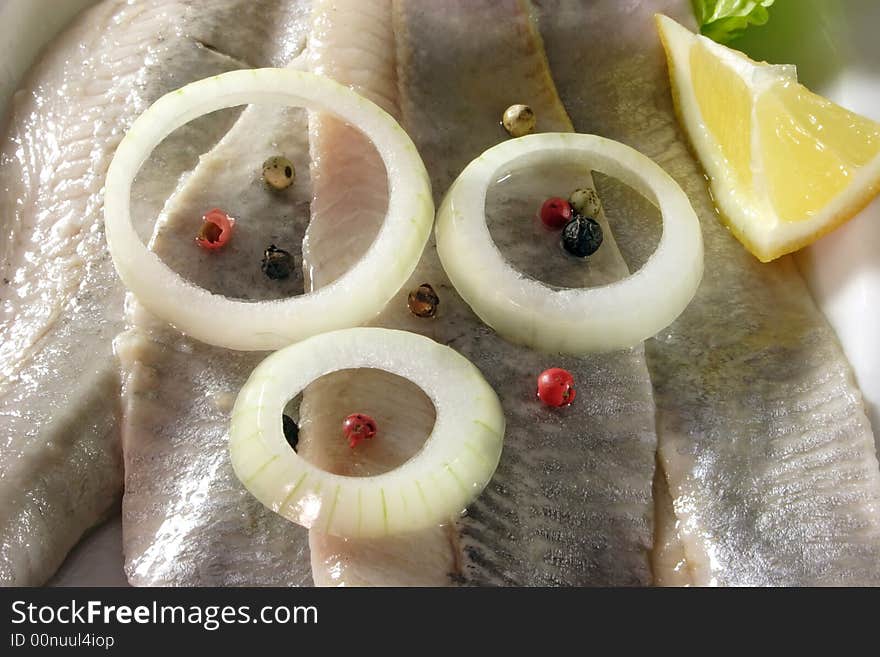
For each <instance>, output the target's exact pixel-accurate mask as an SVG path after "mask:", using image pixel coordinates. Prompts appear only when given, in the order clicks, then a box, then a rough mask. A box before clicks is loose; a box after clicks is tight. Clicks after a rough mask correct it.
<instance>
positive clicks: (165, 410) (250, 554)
mask: <svg viewBox="0 0 880 657" xmlns="http://www.w3.org/2000/svg"><path fill="white" fill-rule="evenodd" d="M308 5H309V3H308V2H298V3H281V2H278V3H271V4H269V3H264V4H263V5H262V6H261V11H260V12H258V13H256V14H254V15H253V20H255V21H257V22H258V23H259V24H260V25H266V24H275V23H280V24H286V25H289V26H290V30H291V31H290V32H288V33H276V34H275V35H274V37H273V39H275V42H274V43H275V48H276V50H277V52H282V53H287V54H293V55H294V58H293V60H292V61H290V62H289V65H290V66H292V67H297V68H301V67H303V66H304V65H305V45H306V36H307V29H308V22H307V16H308V12H309V6H308ZM271 54H272V53H271V52H269V51H267V52H266V53H265V54H264V56H268V55H271ZM272 57H274V55H272ZM251 61H253V60H251ZM308 151H309V144H308V122H307V114H306V111H305V110H304V109H302V108H287V107H277V106H274V105H252V106H248V107H247V108H245V109H244V110H243V111H242V112H241V114H240V116H239V117H238V119H237V120H236V122H235V124H234V125H233V126H232V127H231V128H230V129H229V131H228V132H227V133H226V134H225V135H224V136H223V137H222V139H220V141H219V142H218V143H217V144H216V145H215V146H214V147H213V148H212V149H211V150H210V151H209V152H206V153H205V154H204V155H202V156H201V157H200V159H199V162H198V164H197V165H196V166H195V168H194V169H193V170H192V171H191V172H189V173H188V174H187V175H185V176H184V177H183V178H181V180H180V183H179V184H178V185H177V187H176V189H174V190H173V193H171V194H170V195H168V200H167V202H166V203H165V205H164V207H163V209H162V212H161V214H160V216H159V219H158V220H157V223H156V227H155V229H154V233H153V237H152V238H151V240H150V248H151V249H152V250H153V251H154V252H156V253H157V254H158V255H159V256H160V258H161V259H162V260H163V261H164V262H166V264H168V265H169V266H170V267H172V268H173V269H175V271H177V272H178V273H180V274H181V275H182V276H183V277H184V278H186V279H188V280H190V281H192V282H194V283H196V284H198V285H200V286H202V287H205V288H206V289H208V290H210V291H212V292H214V293H216V294H224V295H226V296H230V297H236V298H244V299H252V300H269V299H279V298H286V297H289V296H294V295H296V294H300V293H302V291H303V284H304V283H303V277H302V274H301V272H300V270H299V269H298V268H297V267H295V266H294V267H293V268H292V274H291V276H290V277H289V278H287V279H284V280H279V281H276V280H270V279H268V278H267V277H266V276H265V275H264V274H263V273H262V272H261V269H260V259H261V257H262V254H263V250H264V249H265V248H266V247H267V246H268V245H269V243H274V244H276V245H277V246H279V247H280V248H284V249H286V250H288V251H290V252H291V253H292V254H293V255H294V258H295V260H296V251H297V249H296V245H297V244H300V243H301V242H302V240H303V236H304V233H305V228H306V225H307V222H308V219H309V201H310V199H311V195H312V191H311V181H310V176H309V166H308V164H309V156H308ZM278 153H283V154H284V155H285V156H286V157H288V158H289V159H290V160H291V161H292V162H293V164H294V168H295V170H296V178H295V181H294V183H293V185H291V187H289V188H288V189H286V190H284V191H281V192H278V191H273V190H270V189H269V188H268V187H267V186H266V185H265V184H264V183H263V181H262V179H261V168H262V163H263V160H264V159H266V158H267V157H268V156H270V155H275V154H278ZM214 206H218V207H221V208H223V209H224V210H225V211H227V212H229V214H230V215H231V216H233V217H235V218H236V223H235V226H234V229H233V231H234V232H233V238H232V240H231V241H230V242H229V244H228V245H227V246H226V247H224V248H223V250H222V251H219V252H216V253H215V252H207V251H204V250H202V249H199V248H198V247H197V246H196V245H195V244H194V239H193V238H194V235H195V233H196V232H197V230H198V226H199V224H200V220H199V216H200V215H201V214H202V213H203V212H204V211H205V210H206V209H207V208H210V207H214ZM294 264H295V263H294ZM127 319H128V322H129V328H128V329H127V330H126V331H125V332H124V333H122V334H121V335H120V336H119V337H118V339H117V343H116V344H117V352H118V354H119V358H120V363H121V366H122V371H123V377H124V390H123V401H124V413H123V418H124V421H123V429H122V431H123V448H124V457H125V468H126V480H125V495H124V497H123V510H122V511H123V528H124V545H125V555H126V560H125V570H126V574H127V576H128V578H129V581H130V582H131V583H132V584H136V585H164V586H167V585H182V586H244V585H252V586H253V585H259V586H302V585H309V584H311V572H310V568H309V558H308V553H307V549H308V543H307V534H306V531H305V530H304V529H302V528H301V527H299V526H297V525H294V524H292V523H290V522H288V521H287V520H285V519H284V518H282V517H281V516H278V515H277V514H275V513H273V512H272V511H270V510H269V509H267V508H265V507H263V506H262V505H261V504H260V503H259V502H258V501H257V500H256V499H254V498H253V496H251V495H250V493H249V492H248V491H247V490H246V489H245V488H244V486H243V485H242V484H241V483H240V482H239V481H238V479H237V478H236V476H235V473H234V472H233V470H232V466H231V463H230V461H229V454H228V441H229V433H228V431H229V422H230V416H231V411H232V403H233V401H234V399H235V395H236V394H237V393H238V390H239V389H240V388H241V386H242V385H243V384H244V382H245V381H246V380H247V378H248V377H249V376H250V374H251V372H252V371H253V369H254V368H255V367H256V365H257V364H259V362H260V361H261V360H263V359H264V358H265V357H266V355H267V354H266V353H263V352H238V351H233V350H229V349H224V348H220V347H215V346H211V345H207V344H204V343H200V342H198V341H196V340H194V339H192V338H190V337H188V336H185V335H182V334H180V333H179V332H178V331H176V330H175V329H174V328H173V327H171V326H169V325H167V324H166V323H164V322H162V321H159V320H158V319H156V318H155V317H153V316H151V315H150V313H148V312H147V311H146V310H145V309H144V308H142V307H141V306H140V305H139V304H138V303H137V301H136V300H135V299H133V298H130V299H129V306H128V313H127Z"/></svg>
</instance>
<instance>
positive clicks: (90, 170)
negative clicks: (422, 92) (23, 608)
mask: <svg viewBox="0 0 880 657" xmlns="http://www.w3.org/2000/svg"><path fill="white" fill-rule="evenodd" d="M224 2H225V5H229V1H228V0H224V1H223V2H220V3H218V2H216V1H214V0H212V2H211V3H210V4H205V3H201V4H199V5H197V6H196V5H194V4H193V3H192V2H176V1H172V0H146V1H144V2H139V3H136V4H131V3H125V2H121V1H115V0H113V1H107V2H103V3H101V4H99V5H97V6H96V7H94V8H92V9H90V10H88V11H86V12H83V14H82V15H81V16H80V17H78V18H77V19H75V20H74V21H73V23H72V24H71V26H70V27H69V28H68V29H67V31H66V32H64V33H62V34H61V35H59V36H58V37H57V38H56V39H55V40H54V42H53V44H52V48H51V49H49V50H48V51H47V52H46V53H45V54H44V55H43V56H42V59H41V60H40V61H39V62H38V63H37V64H36V65H35V67H34V68H33V69H32V70H31V72H30V73H29V74H28V76H27V79H26V80H25V81H24V82H23V85H22V88H21V89H20V91H18V92H17V94H16V96H15V99H14V101H13V109H12V112H10V115H9V120H8V124H7V126H6V130H5V133H4V135H3V137H2V142H0V190H2V194H0V268H2V271H3V281H9V282H8V283H6V282H4V283H3V284H2V285H0V583H2V584H16V585H36V584H41V583H43V582H45V581H46V580H47V579H48V578H49V577H50V576H51V575H52V573H53V572H54V571H55V570H56V569H57V567H58V566H59V565H60V563H61V561H62V559H63V558H64V556H65V554H66V553H67V551H68V550H69V549H70V548H71V547H72V546H73V545H74V544H75V543H76V541H77V540H78V539H79V537H80V536H81V535H82V534H83V532H85V531H86V530H87V529H89V528H90V527H91V526H93V525H95V524H96V523H97V522H99V521H100V520H101V519H102V518H103V517H105V515H106V514H107V513H109V512H111V510H112V509H113V508H114V507H115V505H116V504H117V503H118V497H119V495H120V492H121V486H122V458H121V452H120V445H119V428H118V421H119V417H118V416H119V412H120V404H119V396H118V391H119V385H120V382H119V377H118V373H117V370H116V366H115V363H114V358H113V354H112V347H111V345H112V339H113V336H114V335H115V334H116V333H117V332H118V331H119V330H120V329H121V327H122V303H123V289H122V286H121V284H120V283H119V282H118V280H117V278H116V275H115V272H114V270H113V266H112V263H111V261H110V257H109V254H108V252H107V249H106V246H105V243H104V235H103V222H102V215H103V209H102V186H103V180H104V175H105V173H106V170H107V167H108V166H109V163H110V159H111V157H112V155H113V152H114V150H115V147H116V145H117V144H118V142H119V140H120V139H121V138H122V135H123V134H124V132H125V128H126V127H127V126H128V125H129V124H130V123H131V122H132V121H133V120H134V118H135V117H136V116H137V115H138V114H139V113H140V112H141V111H142V110H144V109H146V107H147V106H148V105H149V104H150V103H151V102H152V101H154V100H155V99H156V98H158V97H159V96H160V95H162V94H163V93H165V92H167V91H170V90H171V89H173V88H175V87H177V86H180V85H181V84H184V83H186V82H189V81H190V80H192V79H195V78H199V77H203V76H205V75H209V74H213V73H217V72H220V71H222V70H226V69H228V68H229V67H230V61H231V60H230V58H229V57H227V56H224V55H220V54H218V53H216V52H212V51H209V50H207V49H205V48H204V47H202V46H201V45H200V44H199V39H200V37H201V36H202V30H201V28H200V24H199V21H198V16H201V15H204V14H206V13H210V11H211V7H213V6H216V5H218V4H224ZM194 136H195V133H193V132H192V130H190V131H189V132H186V131H184V132H183V133H182V136H181V138H180V139H179V140H178V141H177V143H176V144H175V143H174V141H173V140H169V142H168V143H167V144H166V145H165V146H164V147H160V149H157V162H158V160H159V159H161V158H163V157H165V158H166V159H167V160H168V161H167V162H165V163H164V165H163V166H154V167H149V166H148V167H145V169H144V171H142V172H141V175H140V176H139V180H138V181H137V184H136V186H135V189H134V190H133V197H132V208H133V212H135V213H138V212H142V211H149V209H150V208H153V207H155V202H154V201H151V200H150V197H151V194H150V193H149V191H150V189H151V188H161V187H162V186H163V185H166V184H169V183H170V184H172V185H173V182H174V181H175V180H176V177H177V176H178V175H179V174H180V172H181V170H182V169H181V168H180V167H184V166H186V167H189V166H192V164H191V163H188V162H189V160H188V159H187V158H192V162H194V160H195V157H197V153H195V154H194V153H193V152H192V151H191V150H190V149H191V145H192V147H193V148H194V147H196V146H198V144H200V143H202V142H204V141H205V140H204V139H202V140H201V142H200V140H199V139H195V138H192V137H194ZM191 138H192V139H191ZM209 145H210V144H208V146H209ZM171 154H173V155H174V157H173V158H168V156H169V155H171ZM148 216H155V214H148Z"/></svg>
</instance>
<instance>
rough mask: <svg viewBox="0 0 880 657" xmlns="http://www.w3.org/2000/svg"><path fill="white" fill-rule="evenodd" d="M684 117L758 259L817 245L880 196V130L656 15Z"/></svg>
mask: <svg viewBox="0 0 880 657" xmlns="http://www.w3.org/2000/svg"><path fill="white" fill-rule="evenodd" d="M656 19H657V28H658V30H659V32H660V40H661V41H662V42H663V47H664V48H665V49H666V56H667V59H668V63H669V77H670V80H671V83H672V93H673V98H674V100H675V106H676V110H677V112H678V116H679V120H680V121H681V124H682V125H683V126H684V129H685V131H686V132H687V135H688V137H689V139H690V141H691V144H692V146H693V148H694V150H695V151H696V154H697V156H698V157H699V159H700V162H701V163H702V165H703V168H704V169H705V171H706V174H707V175H708V177H709V181H710V186H711V190H712V194H713V196H714V198H715V203H716V205H717V207H718V210H719V213H720V215H721V219H722V221H723V222H724V223H725V224H726V225H727V226H728V227H729V228H730V230H731V232H732V233H733V234H734V235H735V236H736V237H737V239H739V241H740V242H742V243H743V245H745V247H746V248H747V249H748V250H749V251H751V252H752V253H753V254H754V255H755V256H756V257H757V258H758V259H759V260H761V261H763V262H769V261H770V260H773V259H774V258H778V257H779V256H781V255H784V254H786V253H791V252H792V251H796V250H798V249H800V248H801V247H804V246H806V245H807V244H810V243H811V242H813V241H815V240H816V239H818V238H819V237H821V236H822V235H824V234H825V233H828V232H829V231H831V230H833V229H834V228H836V227H837V226H839V225H840V224H842V223H844V222H845V221H847V220H848V219H850V218H851V217H853V216H854V215H855V214H857V213H858V212H859V210H861V209H862V208H863V207H864V206H865V205H867V203H868V202H869V201H870V200H871V198H873V197H874V196H875V195H876V194H877V193H878V191H880V124H878V123H875V122H874V121H871V120H869V119H866V118H865V117H862V116H859V115H858V114H854V113H853V112H850V111H848V110H846V109H844V108H842V107H840V106H839V105H835V104H834V103H832V102H831V101H829V100H827V99H825V98H822V97H821V96H818V95H816V94H814V93H812V92H811V91H809V90H808V89H807V88H806V87H804V86H803V85H801V84H799V83H798V81H797V74H796V71H795V68H794V67H793V66H774V65H771V64H766V63H762V62H755V61H753V60H751V59H749V58H748V57H746V56H745V55H743V54H742V53H740V52H737V51H735V50H731V49H730V48H727V47H725V46H722V45H720V44H718V43H715V42H714V41H712V40H711V39H708V38H706V37H704V36H700V35H697V34H694V33H692V32H690V31H689V30H687V29H686V28H684V27H682V26H681V25H679V24H678V23H676V22H675V21H674V20H672V19H670V18H668V17H666V16H662V15H657V17H656Z"/></svg>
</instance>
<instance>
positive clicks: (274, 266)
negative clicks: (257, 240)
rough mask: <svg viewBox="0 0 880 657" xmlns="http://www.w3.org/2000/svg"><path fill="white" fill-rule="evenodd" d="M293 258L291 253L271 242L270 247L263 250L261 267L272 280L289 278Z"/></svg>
mask: <svg viewBox="0 0 880 657" xmlns="http://www.w3.org/2000/svg"><path fill="white" fill-rule="evenodd" d="M291 260H292V258H291V257H290V253H288V252H287V251H285V250H284V249H279V248H278V247H277V246H275V245H274V244H270V245H269V248H268V249H266V250H265V251H264V252H263V262H262V263H261V265H260V269H262V270H263V273H264V274H266V276H268V277H269V278H271V279H272V280H279V279H282V278H287V277H288V276H290V264H291Z"/></svg>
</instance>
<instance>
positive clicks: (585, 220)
mask: <svg viewBox="0 0 880 657" xmlns="http://www.w3.org/2000/svg"><path fill="white" fill-rule="evenodd" d="M601 245H602V226H600V225H599V222H597V221H596V220H595V219H590V217H584V216H582V215H580V214H577V213H574V214H573V215H572V219H571V221H569V222H568V223H567V224H565V228H563V229H562V248H564V249H565V250H566V251H567V252H568V253H570V254H571V255H573V256H577V257H578V258H586V257H587V256H591V255H593V254H594V253H595V252H596V251H597V250H598V249H599V247H600V246H601Z"/></svg>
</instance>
